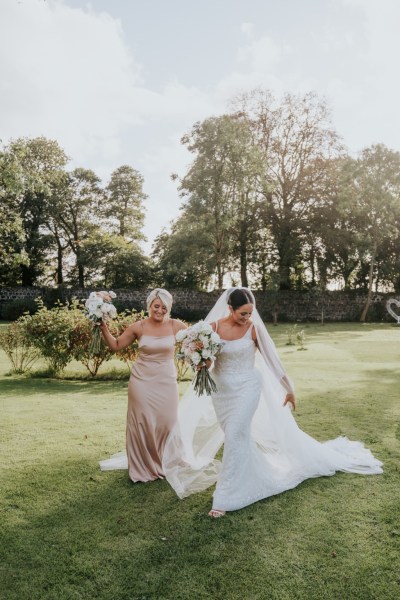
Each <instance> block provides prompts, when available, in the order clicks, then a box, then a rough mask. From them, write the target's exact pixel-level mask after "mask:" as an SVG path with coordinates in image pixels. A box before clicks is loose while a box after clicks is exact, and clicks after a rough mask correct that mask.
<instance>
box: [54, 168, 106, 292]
mask: <svg viewBox="0 0 400 600" xmlns="http://www.w3.org/2000/svg"><path fill="white" fill-rule="evenodd" d="M99 183H100V179H99V177H97V175H96V174H95V173H94V172H93V171H91V170H90V169H82V168H78V169H74V170H73V171H72V172H71V173H68V174H67V176H66V177H64V179H63V181H62V182H61V183H60V185H59V186H58V188H57V194H56V195H54V197H53V203H52V209H51V223H49V227H50V229H51V230H52V231H53V233H54V232H55V231H57V232H58V235H59V236H60V235H61V232H62V235H63V236H64V237H65V240H66V243H67V245H68V246H69V248H70V249H71V251H72V252H73V254H74V255H75V258H76V265H75V268H76V271H77V280H78V281H77V282H78V285H79V286H80V287H82V288H84V287H85V259H84V256H83V251H82V247H83V244H84V243H85V240H87V239H88V238H89V237H91V236H92V237H93V236H94V235H95V233H100V212H101V202H102V200H104V192H103V190H102V189H101V187H100V186H99Z"/></svg>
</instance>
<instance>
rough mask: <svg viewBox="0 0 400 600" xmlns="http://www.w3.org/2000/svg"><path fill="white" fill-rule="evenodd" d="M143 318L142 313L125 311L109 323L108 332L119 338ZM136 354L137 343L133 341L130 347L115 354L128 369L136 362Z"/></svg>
mask: <svg viewBox="0 0 400 600" xmlns="http://www.w3.org/2000/svg"><path fill="white" fill-rule="evenodd" d="M143 318H144V312H143V311H141V312H136V311H135V310H125V311H123V312H121V313H118V315H117V317H116V318H115V319H114V320H113V321H111V322H110V325H109V329H110V332H111V333H112V334H113V335H114V336H116V337H118V336H120V335H121V334H122V333H123V332H124V331H125V329H127V327H129V325H132V324H133V323H136V321H140V320H141V319H143ZM137 353H138V343H137V340H135V341H134V342H133V343H132V344H131V345H130V346H128V347H127V348H124V349H123V350H119V351H118V352H116V357H117V358H119V359H120V360H122V361H124V362H125V363H126V364H127V365H128V368H131V367H132V363H133V362H134V361H135V360H136V357H137Z"/></svg>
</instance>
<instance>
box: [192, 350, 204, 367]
mask: <svg viewBox="0 0 400 600" xmlns="http://www.w3.org/2000/svg"><path fill="white" fill-rule="evenodd" d="M190 359H191V361H192V363H193V364H194V365H198V364H199V362H200V361H201V356H200V354H198V353H197V352H193V354H192V356H191V357H190Z"/></svg>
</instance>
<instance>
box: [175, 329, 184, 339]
mask: <svg viewBox="0 0 400 600" xmlns="http://www.w3.org/2000/svg"><path fill="white" fill-rule="evenodd" d="M185 337H186V329H181V330H180V331H178V333H177V334H176V336H175V339H176V341H177V342H183V340H184V339H185Z"/></svg>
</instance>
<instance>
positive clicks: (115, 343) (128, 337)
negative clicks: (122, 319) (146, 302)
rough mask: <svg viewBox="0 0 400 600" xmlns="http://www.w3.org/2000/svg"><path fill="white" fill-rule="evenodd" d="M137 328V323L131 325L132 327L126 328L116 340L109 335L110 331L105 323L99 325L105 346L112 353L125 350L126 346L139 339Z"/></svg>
mask: <svg viewBox="0 0 400 600" xmlns="http://www.w3.org/2000/svg"><path fill="white" fill-rule="evenodd" d="M139 326H140V325H139V322H137V323H133V325H130V326H129V327H127V328H126V329H125V331H124V333H121V335H120V336H119V337H117V338H115V337H114V336H113V335H112V334H111V333H110V330H109V329H108V327H107V323H105V322H104V321H103V322H102V323H101V325H100V329H101V332H102V334H103V337H104V341H105V343H106V344H107V346H108V347H109V348H110V349H111V350H112V351H113V352H117V351H118V350H122V349H123V348H126V347H127V346H129V345H130V344H132V342H133V341H134V340H136V339H137V338H138V337H139V335H138V334H139Z"/></svg>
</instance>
